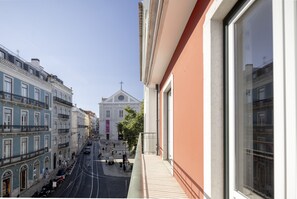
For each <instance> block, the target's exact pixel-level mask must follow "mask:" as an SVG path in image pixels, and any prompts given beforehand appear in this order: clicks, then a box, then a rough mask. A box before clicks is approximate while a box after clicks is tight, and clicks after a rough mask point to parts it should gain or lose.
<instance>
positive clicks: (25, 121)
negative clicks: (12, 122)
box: [21, 110, 29, 126]
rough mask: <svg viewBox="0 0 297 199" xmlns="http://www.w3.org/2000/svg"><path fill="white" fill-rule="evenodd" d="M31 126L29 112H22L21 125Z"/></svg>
mask: <svg viewBox="0 0 297 199" xmlns="http://www.w3.org/2000/svg"><path fill="white" fill-rule="evenodd" d="M28 124H29V121H28V111H23V110H22V111H21V125H22V126H27V125H28Z"/></svg>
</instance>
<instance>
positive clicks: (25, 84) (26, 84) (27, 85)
mask: <svg viewBox="0 0 297 199" xmlns="http://www.w3.org/2000/svg"><path fill="white" fill-rule="evenodd" d="M23 85H24V86H26V88H27V93H26V96H24V95H23ZM21 95H22V96H23V97H29V84H28V83H26V82H23V81H22V82H21Z"/></svg>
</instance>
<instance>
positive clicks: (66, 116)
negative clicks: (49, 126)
mask: <svg viewBox="0 0 297 199" xmlns="http://www.w3.org/2000/svg"><path fill="white" fill-rule="evenodd" d="M58 118H59V119H65V120H67V119H69V118H70V116H69V115H66V114H61V113H59V114H58Z"/></svg>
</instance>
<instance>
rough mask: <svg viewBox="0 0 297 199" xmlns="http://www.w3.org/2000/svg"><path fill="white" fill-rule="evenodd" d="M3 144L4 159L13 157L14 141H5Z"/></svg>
mask: <svg viewBox="0 0 297 199" xmlns="http://www.w3.org/2000/svg"><path fill="white" fill-rule="evenodd" d="M3 142H4V144H3V158H9V157H11V156H12V139H5V140H3Z"/></svg>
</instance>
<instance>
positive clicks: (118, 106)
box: [99, 89, 141, 140]
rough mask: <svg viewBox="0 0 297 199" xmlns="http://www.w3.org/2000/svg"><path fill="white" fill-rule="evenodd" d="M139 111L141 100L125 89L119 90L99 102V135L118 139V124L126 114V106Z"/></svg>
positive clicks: (103, 137)
mask: <svg viewBox="0 0 297 199" xmlns="http://www.w3.org/2000/svg"><path fill="white" fill-rule="evenodd" d="M128 106H129V107H130V108H132V109H134V110H135V111H137V112H139V111H140V107H141V102H140V101H139V100H138V99H136V98H135V97H133V96H131V95H130V94H128V93H127V92H125V91H124V90H122V89H121V90H119V91H117V92H116V93H114V94H113V95H112V96H111V97H109V98H102V100H101V102H100V103H99V136H100V138H101V139H107V140H118V129H117V124H118V123H119V122H121V121H122V120H123V119H124V118H125V115H126V112H125V108H126V107H128Z"/></svg>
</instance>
